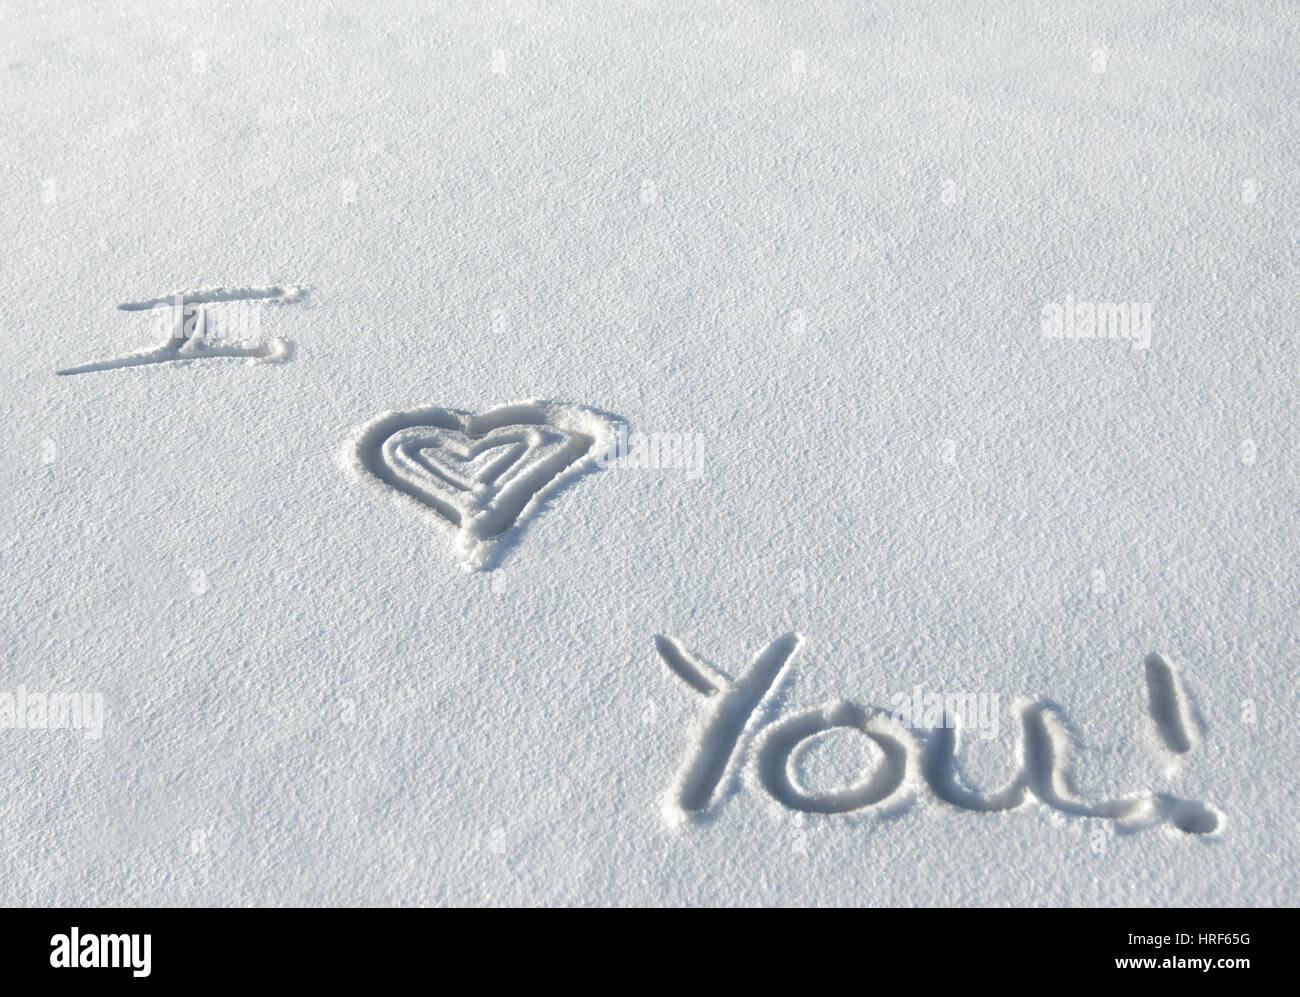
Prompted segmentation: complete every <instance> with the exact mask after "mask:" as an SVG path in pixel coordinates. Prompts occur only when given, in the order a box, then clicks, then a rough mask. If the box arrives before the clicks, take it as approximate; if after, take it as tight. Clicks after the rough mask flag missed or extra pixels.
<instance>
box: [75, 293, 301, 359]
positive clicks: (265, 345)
mask: <svg viewBox="0 0 1300 997" xmlns="http://www.w3.org/2000/svg"><path fill="white" fill-rule="evenodd" d="M306 294H307V289H306V288H304V287H302V286H300V285H297V284H286V285H270V286H267V287H209V288H200V289H198V290H193V291H177V292H175V293H173V294H169V295H166V296H164V297H160V298H147V299H145V300H143V301H127V302H123V303H122V304H120V305H118V306H117V307H118V309H119V310H121V311H125V312H138V311H149V312H153V313H154V314H155V315H156V316H157V318H158V324H159V326H160V327H161V328H160V332H161V334H162V341H161V342H160V343H159V344H158V345H157V346H154V347H151V348H149V349H145V350H137V351H135V352H133V353H127V354H126V355H124V356H119V357H112V358H109V359H107V360H95V361H92V362H90V363H85V364H79V365H78V366H75V367H65V368H63V369H62V370H59V371H56V372H55V373H57V374H60V375H67V374H90V373H94V372H97V371H104V370H121V369H122V368H125V367H141V366H144V365H146V364H158V363H169V362H172V361H190V360H212V359H218V358H226V359H242V360H244V361H246V362H247V363H284V362H286V361H287V360H289V359H290V358H291V357H292V356H293V344H292V343H290V342H288V341H287V340H284V339H278V338H273V339H265V340H264V339H262V338H261V328H262V322H261V311H260V306H261V305H264V304H271V305H291V304H298V303H300V302H302V301H303V300H305V298H306Z"/></svg>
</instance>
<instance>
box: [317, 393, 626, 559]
mask: <svg viewBox="0 0 1300 997" xmlns="http://www.w3.org/2000/svg"><path fill="white" fill-rule="evenodd" d="M613 442H614V423H613V421H612V420H611V419H609V418H608V417H606V416H605V415H602V414H601V413H599V412H596V411H594V410H592V409H588V408H583V407H581V406H578V405H559V404H554V403H551V402H540V401H532V402H519V403H515V404H511V405H502V406H500V407H498V408H494V409H491V410H490V411H487V412H479V413H469V412H459V411H456V410H455V409H444V408H420V409H410V410H408V411H404V412H385V413H384V414H383V415H380V416H378V417H376V418H374V419H372V420H371V421H370V422H368V423H366V424H365V425H364V426H362V427H361V428H360V429H358V430H357V432H356V433H355V434H354V435H353V437H352V439H351V440H350V441H349V442H348V445H347V447H346V448H345V450H344V453H343V461H344V463H345V465H347V467H348V468H349V469H350V470H351V471H352V472H353V473H354V474H355V475H356V476H357V477H358V478H359V479H360V480H362V481H364V482H366V483H368V484H370V485H373V486H374V487H376V488H378V489H380V490H382V491H385V492H387V493H389V494H392V495H396V496H398V497H399V498H401V499H402V500H404V501H410V502H413V503H417V504H418V505H419V507H420V508H421V509H422V510H423V511H425V512H427V513H429V514H430V515H431V517H432V518H433V519H435V520H436V521H437V522H438V523H439V524H440V525H441V526H442V527H443V528H444V529H445V530H446V531H447V532H449V533H450V534H451V536H452V538H453V540H454V542H455V549H456V556H457V558H458V559H459V560H460V561H461V563H462V564H463V565H464V566H465V567H466V568H468V569H470V570H473V569H478V568H490V567H492V566H493V565H494V563H495V561H496V554H497V553H498V551H499V550H500V548H501V547H502V543H503V541H504V540H505V539H506V537H507V536H508V535H510V534H511V533H517V532H518V530H519V529H520V528H522V525H523V522H524V521H525V520H526V519H528V518H529V517H530V516H532V515H533V514H534V513H535V512H536V511H537V509H538V508H539V507H540V506H541V504H542V503H543V501H544V500H545V498H546V496H547V495H549V494H550V493H552V492H554V491H556V490H558V489H559V488H560V487H561V485H562V483H563V482H564V481H566V480H568V479H571V478H573V477H575V476H576V475H578V474H580V473H582V472H583V471H584V470H587V469H589V468H590V467H591V466H592V465H593V464H595V463H596V461H597V459H598V458H599V457H600V456H601V455H602V454H605V453H608V452H609V450H610V448H611V447H612V446H613Z"/></svg>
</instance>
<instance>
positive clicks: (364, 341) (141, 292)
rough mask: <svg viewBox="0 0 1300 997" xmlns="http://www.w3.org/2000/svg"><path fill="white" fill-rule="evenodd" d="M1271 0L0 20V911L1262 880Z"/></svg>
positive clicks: (1274, 202)
mask: <svg viewBox="0 0 1300 997" xmlns="http://www.w3.org/2000/svg"><path fill="white" fill-rule="evenodd" d="M1298 20H1300V18H1298V17H1297V11H1296V8H1295V6H1294V5H1292V4H1286V3H1256V4H1250V5H1246V6H1230V5H1229V6H1219V5H1209V4H1196V5H1192V6H1191V7H1187V8H1178V9H1174V8H1161V7H1157V6H1143V7H1136V8H1135V7H1134V6H1133V5H1131V4H1123V3H1118V2H1103V3H1099V4H1095V5H1089V6H1088V8H1087V9H1086V10H1084V9H1083V8H1080V9H1078V10H1075V9H1069V10H1065V9H1057V8H1039V7H1037V6H1035V5H1029V4H1014V3H1008V2H1001V0H999V2H991V0H990V2H976V3H972V4H967V5H962V6H960V7H956V8H951V9H950V8H947V7H944V8H939V7H935V6H933V5H928V4H915V3H883V4H871V5H868V6H859V5H844V4H832V3H825V2H822V0H812V2H808V3H802V4H798V5H794V6H791V5H788V4H787V5H781V4H772V3H759V4H753V5H735V4H723V3H704V4H687V3H681V2H678V0H665V2H662V3H656V4H643V5H617V6H615V5H610V4H598V3H544V2H535V3H526V2H525V3H518V2H516V3H501V2H492V3H484V4H468V3H462V2H447V3H439V4H429V3H388V4H383V5H327V4H314V3H307V2H306V0H286V2H277V3H269V4H264V5H258V4H250V5H241V6H227V5H213V4H202V3H197V2H192V0H181V2H177V3H172V4H168V5H166V7H165V8H160V7H159V6H158V5H156V4H146V3H143V2H141V0H124V2H122V3H118V4H114V5H111V6H109V5H106V6H84V5H73V4H60V3H46V4H42V3H36V2H27V0H23V2H10V3H7V4H5V5H4V6H3V8H0V81H2V85H0V138H2V139H3V148H4V149H5V150H6V166H7V168H6V169H5V170H4V171H3V173H0V245H3V246H4V251H3V253H2V254H0V337H2V339H0V342H2V343H3V354H2V357H3V361H4V363H3V367H2V368H0V382H2V383H3V391H2V392H0V446H3V452H4V455H5V459H4V461H3V464H2V465H0V489H2V490H0V531H2V532H0V579H2V580H3V582H2V583H3V596H4V598H3V606H4V609H3V612H4V628H3V633H4V637H5V646H6V653H5V655H4V657H3V672H2V673H0V728H3V729H0V746H3V749H4V750H3V751H0V780H3V782H2V784H3V786H4V787H5V792H4V794H3V797H2V802H0V855H2V856H3V859H2V860H0V900H2V901H4V902H6V903H9V904H41V905H46V904H49V905H97V904H110V905H115V904H127V905H135V904H142V905H143V904H167V905H173V904H175V905H180V904H217V905H243V904H259V905H260V904H326V903H330V904H339V903H343V904H402V905H405V904H601V905H605V904H619V905H631V904H727V905H731V904H855V905H857V904H872V905H877V904H1012V905H1060V904H1068V905H1094V904H1101V905H1111V904H1131V905H1142V906H1145V905H1176V904H1198V905H1200V904H1204V905H1232V904H1247V905H1255V904H1295V903H1296V902H1297V901H1298V900H1300V890H1298V888H1297V887H1298V885H1300V872H1298V871H1297V870H1300V863H1298V862H1297V861H1296V858H1297V856H1296V846H1295V839H1296V807H1297V802H1298V801H1297V792H1296V784H1295V777H1294V773H1295V769H1296V764H1297V760H1298V757H1297V756H1298V754H1300V751H1298V746H1297V740H1296V733H1295V724H1294V723H1293V722H1292V721H1293V718H1294V716H1295V714H1296V709H1297V706H1298V705H1300V704H1298V703H1297V692H1296V684H1295V681H1294V678H1293V674H1292V672H1293V667H1292V666H1293V664H1294V662H1295V661H1296V660H1297V653H1298V652H1300V640H1298V639H1297V635H1298V633H1300V631H1298V629H1297V625H1296V618H1297V608H1298V606H1300V599H1298V598H1297V586H1296V581H1295V565H1296V561H1297V558H1296V553H1297V548H1296V537H1297V536H1298V535H1300V512H1298V508H1297V501H1296V498H1297V495H1300V480H1298V479H1300V473H1298V471H1297V466H1298V465H1297V461H1296V453H1297V446H1298V445H1300V431H1298V428H1297V426H1298V422H1297V418H1296V416H1297V405H1296V392H1295V385H1296V378H1297V375H1298V374H1300V352H1298V351H1297V347H1296V323H1297V317H1298V309H1297V300H1300V299H1298V298H1297V293H1296V288H1297V283H1296V280H1297V276H1298V274H1297V258H1298V257H1297V239H1298V236H1297V221H1298V220H1300V212H1298V210H1297V207H1296V206H1297V204H1300V183H1298V179H1300V177H1298V175H1297V172H1296V169H1295V162H1294V153H1295V149H1296V148H1297V145H1298V144H1300V143H1298V142H1297V139H1298V138H1300V135H1298V134H1297V128H1296V122H1295V115H1294V113H1293V111H1292V108H1293V107H1294V106H1295V104H1296V101H1297V99H1300V93H1297V81H1298V80H1300V72H1297V70H1298V69H1300V66H1297V62H1298V61H1300V58H1298V57H1300V45H1297V22H1298ZM177 293H180V294H181V295H182V296H183V303H182V309H183V308H184V307H185V306H186V303H188V307H189V308H190V309H191V313H192V312H193V309H196V308H198V309H202V310H204V311H205V313H206V314H209V315H210V316H211V317H213V318H217V319H219V320H220V321H221V322H226V323H229V322H230V319H231V317H232V316H234V317H236V318H237V319H238V320H239V321H241V322H243V321H247V320H250V319H253V320H254V321H255V327H256V331H257V336H256V337H255V338H256V339H257V342H256V343H253V344H252V345H249V344H248V343H245V342H243V341H236V340H234V339H231V340H224V339H222V340H212V341H207V342H200V341H197V340H193V339H184V338H183V335H184V334H183V333H182V337H177V338H173V339H168V338H167V334H166V333H164V334H163V336H162V337H160V335H159V330H160V328H163V329H166V328H175V326H174V325H173V326H168V325H167V323H169V322H174V321H178V320H179V319H180V318H181V317H182V316H180V315H177V314H176V313H175V312H174V311H172V310H169V308H168V305H167V302H168V301H174V298H175V295H176V294H177ZM1118 304H1123V305H1126V306H1128V309H1127V311H1126V312H1125V313H1123V316H1122V317H1123V318H1124V322H1125V323H1126V324H1124V325H1121V324H1120V318H1121V313H1120V312H1118V311H1116V310H1115V308H1114V307H1112V306H1114V305H1118ZM1085 305H1086V306H1087V307H1086V309H1084V310H1081V308H1082V306H1085ZM1103 306H1104V307H1103ZM1148 308H1149V312H1148V311H1147V309H1148ZM1148 314H1149V320H1148V319H1147V315H1148ZM1130 319H1131V322H1130ZM160 323H161V324H160ZM1148 323H1149V324H1148ZM1085 331H1087V332H1091V333H1092V334H1091V335H1089V336H1087V337H1086V338H1084V337H1083V333H1084V332H1085ZM1099 331H1104V332H1106V333H1107V335H1099V334H1098V333H1099ZM160 338H162V339H163V343H162V345H161V346H160V345H159V339H160ZM259 344H260V345H259ZM159 351H174V352H159ZM141 356H144V357H145V360H147V361H148V362H142V361H141V360H140V357H141ZM123 358H128V359H129V358H135V359H134V360H132V361H130V362H129V363H127V364H120V363H117V362H116V361H117V360H121V359H123ZM106 361H111V362H110V363H109V364H108V365H107V367H104V366H103V364H104V362H106ZM86 364H91V365H96V369H93V370H87V371H84V372H81V373H78V374H77V375H76V376H60V375H59V373H58V372H59V371H67V370H70V369H75V368H79V367H81V366H83V365H86ZM101 368H102V369H101ZM501 412H504V413H506V421H504V422H501V421H494V420H493V416H492V413H501ZM485 414H486V415H485ZM385 419H387V420H389V421H388V422H385V421H384V420H385ZM393 419H397V422H393V421H392V420H393ZM430 420H432V421H430ZM439 420H444V421H441V422H440V421H439ZM447 420H450V421H447ZM574 420H577V421H576V422H575V421H574ZM376 425H382V428H383V429H385V430H386V431H385V432H383V433H382V434H379V435H382V439H381V438H379V435H376V433H369V434H368V428H370V429H373V427H375V426H376ZM485 427H486V428H485ZM376 432H377V431H376ZM394 432H396V433H397V434H398V436H397V438H395V439H394V438H393V436H392V433H394ZM440 434H441V435H440ZM491 434H496V435H491ZM636 434H641V436H640V437H639V439H641V440H643V441H646V446H647V447H649V448H650V449H649V450H648V451H646V452H647V453H649V454H650V456H649V457H646V459H633V458H631V457H629V455H628V454H627V453H626V452H625V450H624V449H623V448H625V447H626V446H627V443H628V441H630V440H632V439H633V438H634V437H635V436H636ZM386 440H389V441H391V443H390V444H387V449H385V446H386V444H385V441H386ZM575 440H577V443H578V444H581V448H580V452H579V450H578V449H575V450H573V452H572V453H570V452H569V450H567V449H565V448H566V447H570V446H571V445H572V446H577V444H575V443H574V441H575ZM614 441H617V448H616V449H618V453H617V454H615V455H614V456H615V457H616V458H617V459H611V456H610V454H609V453H608V452H607V450H606V448H607V447H608V446H610V445H611V444H612V443H613V442H614ZM698 441H702V442H700V443H699V447H700V449H699V451H698V452H699V453H700V454H702V460H700V461H698V462H697V461H696V460H694V459H691V460H686V459H682V460H674V459H672V455H673V454H677V455H678V456H679V457H680V456H682V455H684V454H688V453H691V454H693V453H695V452H696V451H695V447H696V444H697V442H698ZM363 442H364V443H365V444H366V447H367V448H363V449H359V447H361V444H362V443H363ZM372 444H373V446H372ZM520 448H522V449H520ZM548 448H551V449H548ZM560 452H562V454H563V456H564V458H565V459H564V460H557V461H555V462H553V463H550V464H548V463H546V461H547V460H548V456H547V455H548V454H549V455H551V456H554V454H556V453H560ZM665 454H667V455H668V457H665V456H664V455H665ZM367 455H368V456H367ZM569 457H573V460H572V461H568V458H569ZM506 458H510V460H511V461H517V462H518V463H510V465H509V467H505V463H503V462H505V459H506ZM341 465H342V466H341ZM561 465H562V467H561ZM539 467H541V468H542V470H543V471H545V472H546V474H544V475H542V477H545V478H546V480H541V479H540V478H539V479H537V480H533V479H531V478H530V479H528V484H529V490H528V494H527V495H524V494H523V493H517V494H515V498H519V499H522V502H520V503H515V504H513V505H512V504H511V503H510V502H506V503H505V504H504V506H503V504H502V501H501V498H500V495H499V493H498V492H495V491H493V489H494V488H495V487H496V485H495V484H493V483H491V482H488V483H485V477H490V476H491V471H492V470H496V471H499V472H500V473H501V474H502V475H503V476H504V477H503V478H502V479H501V480H502V481H509V480H512V478H511V476H512V475H517V476H521V477H522V476H526V475H528V474H529V473H531V472H532V471H535V470H537V468H539ZM503 468H504V470H503ZM701 469H702V470H701ZM375 471H378V472H379V473H378V474H376V473H374V472H375ZM552 472H553V480H552V478H551V477H546V475H547V474H552ZM538 473H539V474H540V473H541V472H538ZM394 481H397V482H401V483H403V484H404V486H405V487H402V486H398V485H394V484H393V482H394ZM533 484H537V485H538V486H539V487H538V489H537V490H536V491H532V490H531V486H532V485H533ZM447 490H450V491H449V492H447V494H451V495H453V498H452V499H447V500H446V501H450V502H451V505H446V504H445V502H444V504H443V505H442V506H439V505H437V503H436V502H435V503H434V504H430V501H428V499H429V497H430V496H431V495H443V492H444V491H447ZM413 492H414V493H413ZM455 494H460V495H461V497H459V498H456V497H454V495H455ZM421 496H423V498H422V497H421ZM388 498H392V501H389V500H387V499H388ZM443 499H446V496H445V495H444V496H443ZM443 499H439V500H438V501H443ZM458 503H461V504H458ZM453 507H454V508H455V509H458V510H461V511H460V512H458V513H456V515H455V516H450V517H449V516H448V515H445V514H443V513H440V512H439V508H442V509H443V511H444V513H445V512H446V511H447V510H448V509H451V508H453ZM503 507H504V508H506V509H507V512H506V513H500V512H498V513H496V514H495V515H494V514H493V510H494V509H497V510H499V509H501V508H503ZM462 516H463V519H461V520H459V521H458V519H457V517H462ZM476 517H478V518H476ZM458 522H459V525H458ZM466 524H478V525H472V526H470V525H466ZM466 567H469V568H474V569H476V570H471V571H467V570H465V568H466ZM20 692H21V696H20V695H19V694H20ZM70 694H77V696H78V698H77V699H76V700H75V704H76V705H78V706H80V705H81V704H83V703H84V704H85V705H84V709H82V713H83V714H84V716H83V719H86V718H89V717H91V716H93V714H94V708H93V703H95V702H97V700H95V699H94V697H95V696H100V697H102V707H103V714H102V717H100V720H102V736H94V735H95V731H94V730H93V726H94V725H93V723H92V722H91V721H90V720H89V719H86V723H85V729H77V725H76V724H75V723H73V722H72V720H73V719H75V717H76V716H77V713H76V711H75V710H74V711H73V712H72V713H67V712H66V710H65V711H64V714H62V715H60V714H59V711H58V710H56V709H54V707H53V703H54V700H53V698H52V697H54V696H56V695H58V696H61V697H62V696H67V695H70ZM33 696H39V697H41V700H40V701H41V702H42V706H41V707H40V708H39V709H36V708H35V707H33V706H32V704H33V703H34V702H36V701H37V700H35V699H33V698H32V697H33ZM927 696H937V697H938V701H942V700H943V698H944V697H945V696H957V697H958V700H959V701H962V702H966V703H968V704H975V705H974V706H969V705H968V706H967V707H966V709H965V712H964V713H962V714H961V716H962V721H961V723H962V726H961V727H960V728H959V729H958V728H949V727H946V726H945V723H946V722H947V720H946V718H947V717H948V716H950V715H952V716H955V715H956V714H957V713H958V712H961V711H960V710H955V711H952V712H951V713H950V712H949V711H947V710H944V709H940V711H939V713H938V714H937V715H935V714H933V711H932V710H927V709H926V708H925V707H926V703H927V700H926V697H927ZM961 696H966V697H967V699H965V700H960V697H961ZM6 697H7V698H6ZM80 697H89V698H86V699H84V700H83V699H82V698H80ZM970 697H975V698H970ZM980 697H983V698H980ZM993 697H996V704H997V710H996V718H997V722H996V729H994V726H993V724H992V722H991V720H990V716H989V714H988V713H987V712H985V713H982V714H981V713H980V709H979V708H980V706H987V705H988V704H989V703H991V702H993ZM20 701H21V703H22V704H23V709H22V710H21V711H20V710H19V707H18V704H19V702H20ZM61 702H62V703H63V706H64V707H66V708H67V709H72V705H70V704H73V703H74V701H73V700H70V699H67V700H61ZM913 702H916V703H919V704H920V706H921V707H922V708H921V709H920V710H919V711H917V710H909V711H906V713H907V715H906V716H900V715H897V712H898V706H900V705H902V704H910V703H913ZM930 702H932V703H933V702H935V700H931V701H930ZM6 704H12V705H11V706H7V705H6ZM6 709H9V711H10V712H9V713H8V714H6ZM33 711H34V712H33ZM916 712H919V713H921V714H922V716H920V717H919V718H918V720H917V722H916V723H913V722H912V718H911V715H910V714H911V713H916ZM927 713H930V714H931V715H930V716H928V717H927V716H926V715H925V714H927ZM927 721H931V722H927ZM947 753H951V757H948V754H947Z"/></svg>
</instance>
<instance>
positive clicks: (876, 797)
mask: <svg viewBox="0 0 1300 997" xmlns="http://www.w3.org/2000/svg"><path fill="white" fill-rule="evenodd" d="M886 723H887V722H886V721H885V720H884V719H883V718H870V717H868V716H867V715H866V714H865V713H864V712H863V711H862V709H861V708H860V707H858V706H855V705H853V704H852V703H846V702H843V701H839V702H835V703H830V704H828V705H826V706H823V707H818V708H816V709H813V710H809V711H807V712H805V713H799V714H796V715H795V716H791V717H787V718H785V719H783V720H779V721H777V722H776V723H774V724H772V726H770V727H769V728H767V730H766V731H765V732H764V734H763V737H762V740H761V743H760V744H759V747H758V752H757V765H758V777H759V781H760V782H761V783H762V784H763V788H764V789H765V790H767V792H768V793H769V794H771V796H772V798H773V799H775V800H776V801H777V802H778V803H781V804H784V805H785V806H787V807H790V808H791V809H792V810H801V811H803V812H805V813H818V814H842V813H848V812H849V811H852V810H861V809H863V808H864V807H870V806H874V805H875V804H877V803H881V802H882V801H884V800H887V799H888V798H889V797H891V796H893V795H894V793H895V792H897V791H898V789H899V788H900V787H901V786H902V785H903V782H904V780H905V779H906V777H907V760H908V754H909V751H908V748H907V746H906V745H905V744H904V743H903V741H901V740H900V739H899V738H897V737H894V736H891V735H890V734H888V733H886V732H885V730H884V727H885V726H886ZM840 727H843V728H847V729H849V730H854V731H858V732H859V733H861V734H862V735H863V736H864V737H867V738H869V739H870V740H872V741H874V742H875V744H876V746H877V747H878V748H880V751H881V757H880V759H879V760H878V761H877V763H876V764H875V765H874V766H872V768H871V769H870V771H865V772H863V773H862V777H861V778H860V779H859V780H858V781H857V782H855V783H854V784H853V785H851V786H848V787H846V788H844V789H837V790H833V791H828V792H820V793H819V792H812V791H810V790H808V789H807V788H805V787H802V786H800V785H799V784H798V783H797V781H796V780H795V779H794V778H793V776H792V775H791V772H790V763H791V761H792V759H793V758H794V757H795V754H796V752H797V751H798V749H799V746H800V745H801V744H803V743H804V742H805V741H807V740H808V739H809V738H812V737H816V736H818V735H819V734H824V733H826V732H827V731H831V730H835V729H836V728H840ZM904 736H905V735H904Z"/></svg>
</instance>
